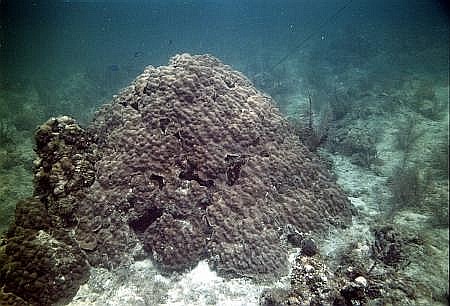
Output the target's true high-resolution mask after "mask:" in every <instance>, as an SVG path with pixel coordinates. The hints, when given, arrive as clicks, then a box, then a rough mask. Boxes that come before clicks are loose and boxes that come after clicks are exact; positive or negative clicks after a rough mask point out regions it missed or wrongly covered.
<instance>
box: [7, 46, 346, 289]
mask: <svg viewBox="0 0 450 306" xmlns="http://www.w3.org/2000/svg"><path fill="white" fill-rule="evenodd" d="M52 120H54V121H52V122H50V124H47V126H45V125H44V126H41V128H40V130H38V132H37V138H38V147H37V149H38V150H37V151H38V152H37V153H38V155H39V156H40V161H39V162H38V163H37V170H36V173H37V175H36V177H37V178H36V194H37V196H39V197H40V201H42V202H43V203H45V204H46V209H47V212H48V213H49V218H50V220H52V222H51V224H50V227H56V228H60V229H65V231H66V232H67V235H68V236H69V237H70V239H73V241H75V242H76V243H77V245H78V248H79V249H78V251H79V252H80V253H81V254H83V255H85V256H86V258H87V259H88V261H89V263H90V264H91V265H96V266H105V267H111V266H115V265H118V264H120V263H121V262H123V261H126V260H128V259H129V258H130V257H131V258H141V257H142V256H146V254H151V255H152V257H153V259H154V260H155V261H156V262H157V263H159V265H160V267H161V268H164V269H168V270H180V269H184V268H189V267H192V266H194V265H195V264H196V263H197V262H198V261H199V260H201V259H208V260H209V263H210V265H211V267H212V268H214V269H216V270H217V271H218V272H220V273H222V274H224V275H245V276H249V277H256V278H259V277H263V278H264V277H276V276H278V275H280V274H282V273H284V272H285V271H286V266H287V265H286V263H287V247H288V246H287V245H285V244H284V243H283V242H282V241H281V240H280V236H281V235H282V232H283V227H284V226H286V225H287V224H290V225H291V226H293V227H294V228H295V229H296V230H298V231H300V232H307V231H313V232H318V231H321V230H324V229H326V228H327V227H329V226H338V225H342V224H345V223H347V222H349V220H350V217H351V208H350V203H349V201H348V199H347V197H346V195H345V194H344V193H343V192H342V190H341V189H340V188H339V187H338V186H337V185H336V183H335V182H334V180H333V179H332V176H331V175H330V174H329V173H328V170H327V169H326V168H325V167H324V166H323V165H322V163H321V161H320V159H319V157H318V156H317V155H316V154H314V153H311V152H310V151H309V150H308V149H307V148H306V147H305V146H304V145H303V144H302V143H300V141H299V140H298V136H296V135H295V133H294V132H293V129H292V128H291V127H290V125H289V124H288V122H287V121H286V120H285V119H284V118H283V117H282V116H281V114H280V113H279V112H278V110H277V109H276V108H275V107H274V103H273V101H272V100H271V98H270V97H268V96H266V95H264V94H262V93H261V92H259V91H258V90H256V89H255V88H254V87H253V85H252V84H251V83H250V81H248V80H247V79H246V78H245V77H244V76H242V75H241V74H240V73H238V72H236V71H233V70H232V69H231V68H230V67H229V66H226V65H224V64H222V63H221V62H220V61H219V60H217V59H216V58H214V57H212V56H209V55H200V56H191V55H188V54H182V55H177V56H175V57H174V58H172V59H171V61H170V63H169V65H168V66H162V67H158V68H154V67H151V66H150V67H148V68H146V69H145V71H144V72H143V74H141V75H140V76H138V77H137V78H136V80H135V81H134V82H133V83H132V84H131V85H130V86H129V87H127V88H126V89H124V90H123V91H122V92H121V93H120V94H119V95H118V96H115V98H114V99H113V101H112V102H111V103H110V104H106V105H104V106H103V107H102V108H101V109H100V110H99V111H98V113H97V114H96V116H95V119H94V121H93V122H92V123H91V124H90V126H89V127H88V128H87V129H86V130H83V129H81V128H79V127H78V126H77V125H76V123H74V121H71V119H70V118H67V117H63V120H62V121H63V123H64V122H66V123H64V124H65V125H66V126H69V127H70V128H60V129H59V130H58V131H57V132H55V131H54V130H53V129H54V125H53V127H52V124H55V122H57V123H58V122H60V121H61V119H60V118H56V119H52ZM48 126H50V129H51V133H49V131H48V129H49V127H48ZM45 129H47V131H45ZM55 133H57V138H58V139H62V140H64V141H62V144H61V143H55V142H53V143H52V139H48V138H45V137H47V136H46V135H53V136H54V135H55ZM67 135H69V136H70V137H66V136H67ZM72 137H73V138H72ZM50 138H51V137H50ZM68 142H69V143H70V145H69V146H67V145H66V144H67V143H68ZM49 144H51V145H49ZM68 148H69V149H70V150H69V149H68ZM49 156H51V158H50V159H49ZM49 186H50V187H51V188H49ZM7 243H9V242H7ZM139 246H143V248H144V250H142V249H140V248H139ZM0 279H1V278H0ZM21 297H22V296H21Z"/></svg>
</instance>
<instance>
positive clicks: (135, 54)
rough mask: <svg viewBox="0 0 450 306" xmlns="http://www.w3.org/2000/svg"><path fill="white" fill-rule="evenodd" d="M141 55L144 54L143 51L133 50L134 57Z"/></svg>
mask: <svg viewBox="0 0 450 306" xmlns="http://www.w3.org/2000/svg"><path fill="white" fill-rule="evenodd" d="M142 55H144V53H143V52H141V51H136V52H134V57H140V56H142Z"/></svg>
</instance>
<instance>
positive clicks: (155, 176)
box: [150, 174, 166, 190]
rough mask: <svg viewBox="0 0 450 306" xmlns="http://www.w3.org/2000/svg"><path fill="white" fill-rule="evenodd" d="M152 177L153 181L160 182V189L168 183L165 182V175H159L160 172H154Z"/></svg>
mask: <svg viewBox="0 0 450 306" xmlns="http://www.w3.org/2000/svg"><path fill="white" fill-rule="evenodd" d="M150 179H151V180H152V181H156V182H157V183H158V187H159V189H160V190H161V189H163V187H164V185H165V184H166V183H165V182H164V177H163V176H161V175H158V174H152V175H151V176H150Z"/></svg>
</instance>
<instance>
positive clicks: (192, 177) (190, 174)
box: [178, 166, 214, 187]
mask: <svg viewBox="0 0 450 306" xmlns="http://www.w3.org/2000/svg"><path fill="white" fill-rule="evenodd" d="M178 177H179V178H180V179H182V180H188V181H196V182H197V183H198V184H199V185H200V186H205V187H213V186H214V181H213V180H204V179H202V178H201V177H200V176H199V175H198V174H197V173H195V171H194V168H193V167H192V166H191V167H188V169H186V170H185V171H181V173H180V175H179V176H178Z"/></svg>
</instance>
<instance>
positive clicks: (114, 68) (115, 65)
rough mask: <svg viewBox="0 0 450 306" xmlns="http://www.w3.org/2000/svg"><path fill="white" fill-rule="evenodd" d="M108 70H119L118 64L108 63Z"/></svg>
mask: <svg viewBox="0 0 450 306" xmlns="http://www.w3.org/2000/svg"><path fill="white" fill-rule="evenodd" d="M108 70H109V71H119V70H120V68H119V65H117V64H112V65H109V66H108Z"/></svg>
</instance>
